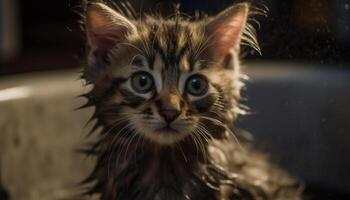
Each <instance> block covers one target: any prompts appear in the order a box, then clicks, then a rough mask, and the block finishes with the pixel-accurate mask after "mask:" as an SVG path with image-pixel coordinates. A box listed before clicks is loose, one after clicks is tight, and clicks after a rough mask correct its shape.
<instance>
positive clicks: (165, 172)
mask: <svg viewBox="0 0 350 200" xmlns="http://www.w3.org/2000/svg"><path fill="white" fill-rule="evenodd" d="M176 159H178V158H176V157H175V158H174V157H171V155H168V156H167V157H163V156H160V157H159V158H157V159H155V158H152V157H151V158H148V159H147V160H148V162H145V161H144V162H143V165H142V166H140V167H139V168H138V169H135V170H136V171H130V172H129V173H127V174H125V175H126V176H125V177H124V180H126V181H127V182H128V184H127V185H128V186H127V187H124V188H123V189H122V190H126V191H125V192H126V193H127V194H128V195H127V196H128V197H127V198H124V199H136V200H139V199H140V200H141V199H143V200H188V199H201V200H207V199H208V200H209V199H210V200H215V199H217V196H219V195H218V191H217V190H215V189H213V188H210V187H209V186H208V184H207V183H206V181H205V180H204V179H203V178H204V177H205V176H206V175H205V174H204V173H203V172H202V171H201V170H200V165H199V164H198V163H190V162H188V161H187V162H182V161H179V160H176ZM131 197H132V198H131ZM124 199H123V200H124ZM118 200H119V199H118Z"/></svg>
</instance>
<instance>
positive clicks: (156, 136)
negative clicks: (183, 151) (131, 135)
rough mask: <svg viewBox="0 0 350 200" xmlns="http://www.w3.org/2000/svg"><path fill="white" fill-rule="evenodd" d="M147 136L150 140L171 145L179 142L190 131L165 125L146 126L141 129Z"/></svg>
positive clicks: (141, 132)
mask: <svg viewBox="0 0 350 200" xmlns="http://www.w3.org/2000/svg"><path fill="white" fill-rule="evenodd" d="M139 133H140V134H142V135H143V136H144V137H145V138H147V139H149V140H150V141H152V142H154V143H156V144H159V145H164V146H171V145H173V144H175V143H177V142H180V141H182V140H184V139H185V138H186V137H187V136H188V135H189V134H190V132H188V131H183V130H177V129H175V128H171V127H163V128H157V129H152V128H149V127H148V128H144V129H142V130H141V131H139Z"/></svg>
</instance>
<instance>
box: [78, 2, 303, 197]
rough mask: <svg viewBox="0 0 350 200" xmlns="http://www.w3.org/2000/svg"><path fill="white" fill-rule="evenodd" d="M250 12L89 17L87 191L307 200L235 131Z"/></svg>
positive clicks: (93, 6) (93, 10)
mask: <svg viewBox="0 0 350 200" xmlns="http://www.w3.org/2000/svg"><path fill="white" fill-rule="evenodd" d="M248 11H249V5H248V4H246V3H241V4H236V5H234V6H232V7H230V8H228V9H227V10H225V11H223V12H222V13H220V14H219V15H217V16H216V17H213V18H209V17H203V18H201V19H189V18H186V17H183V16H181V15H180V14H175V15H174V16H173V17H171V18H161V17H159V16H146V17H144V18H140V19H135V18H131V17H130V16H126V15H123V14H121V13H119V12H117V11H115V10H113V9H112V8H110V7H108V6H106V5H105V4H103V3H90V4H89V5H88V7H87V12H86V33H87V42H88V47H89V49H88V66H87V68H86V70H85V73H84V79H85V80H87V82H88V83H90V84H92V85H93V89H92V91H91V92H89V93H88V94H87V95H86V96H87V97H88V99H89V102H88V104H87V106H89V105H92V106H95V108H96V112H95V114H94V116H93V119H97V124H96V128H97V127H100V126H101V127H102V132H101V134H100V135H99V141H98V142H97V143H96V144H94V145H93V146H92V147H91V148H90V149H89V151H88V152H89V153H91V154H94V155H96V157H97V163H96V167H95V169H94V170H93V172H92V173H91V175H90V176H89V177H88V178H87V179H86V181H85V182H84V183H90V184H92V187H91V188H90V190H89V191H88V194H100V195H101V199H102V200H127V199H129V200H130V199H132V200H141V199H142V200H153V199H154V200H165V199H166V200H169V199H170V200H172V199H174V200H175V199H176V200H182V199H183V200H209V199H210V200H213V199H231V200H233V199H235V200H242V199H245V200H248V199H249V200H250V199H251V200H253V199H254V200H258V199H271V200H272V199H273V200H276V199H283V200H288V199H293V200H294V199H295V200H297V199H301V197H300V191H299V190H297V189H296V188H295V185H296V184H295V182H294V180H293V179H291V178H290V177H289V176H288V175H286V174H285V173H284V172H283V171H282V170H280V169H278V168H277V167H275V166H273V165H271V164H269V163H268V162H267V161H266V159H265V157H264V156H263V155H261V154H259V153H257V152H255V151H253V150H251V148H250V146H248V145H245V144H242V145H243V146H240V145H239V144H238V142H237V140H236V138H235V135H234V134H233V132H232V131H231V130H230V129H229V126H230V125H231V124H233V122H234V121H235V119H236V117H237V115H239V114H241V113H242V110H241V108H240V105H239V100H240V89H241V88H242V86H243V83H242V77H243V75H242V74H241V73H240V63H239V59H238V54H239V47H240V43H241V40H242V39H246V40H249V39H253V40H251V41H254V38H252V34H249V33H250V32H249V31H247V30H248V29H247V27H248V25H247V24H246V21H247V18H248Z"/></svg>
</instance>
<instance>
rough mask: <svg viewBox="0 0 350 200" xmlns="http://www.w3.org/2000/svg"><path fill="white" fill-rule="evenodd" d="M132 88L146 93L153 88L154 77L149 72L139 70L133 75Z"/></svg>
mask: <svg viewBox="0 0 350 200" xmlns="http://www.w3.org/2000/svg"><path fill="white" fill-rule="evenodd" d="M131 86H132V88H133V89H134V90H135V91H136V92H138V93H140V94H145V93H147V92H150V91H151V90H152V88H153V78H152V75H151V74H149V73H148V72H137V73H135V74H134V75H132V76H131Z"/></svg>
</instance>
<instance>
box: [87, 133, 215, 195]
mask: <svg viewBox="0 0 350 200" xmlns="http://www.w3.org/2000/svg"><path fill="white" fill-rule="evenodd" d="M198 145H202V146H198ZM107 146H108V145H107ZM126 148H127V149H126ZM114 149H115V152H114V153H113V154H110V152H109V153H108V152H106V153H103V154H102V156H100V158H99V160H100V161H99V164H98V166H97V169H96V170H95V175H92V176H95V179H97V182H98V183H100V184H103V186H102V187H101V186H100V187H101V188H104V189H105V191H100V190H99V188H95V189H94V190H95V192H99V193H102V199H103V200H107V199H108V200H115V199H118V200H124V199H125V200H126V199H135V200H139V199H146V200H148V199H168V198H167V196H168V195H170V196H174V197H178V198H176V199H186V197H184V195H190V196H192V197H193V198H191V199H203V200H205V199H214V198H213V195H216V193H217V191H214V190H213V189H211V188H209V187H208V186H207V185H206V184H205V182H206V181H204V180H202V178H203V177H206V173H205V172H204V168H203V167H205V166H206V165H208V160H207V153H208V152H207V144H204V143H203V144H194V143H193V142H192V140H185V141H184V142H181V143H178V144H176V145H173V146H160V145H157V144H154V143H152V142H149V141H140V142H137V141H136V142H133V143H130V144H127V146H125V145H124V144H119V145H117V146H115V147H114ZM106 160H109V161H108V162H107V163H106ZM103 161H104V162H105V164H106V165H104V164H103V163H102V162H103ZM98 183H97V185H98ZM106 190H107V191H106ZM195 191H201V193H198V194H197V193H196V192H195ZM187 193H189V194H187Z"/></svg>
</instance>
